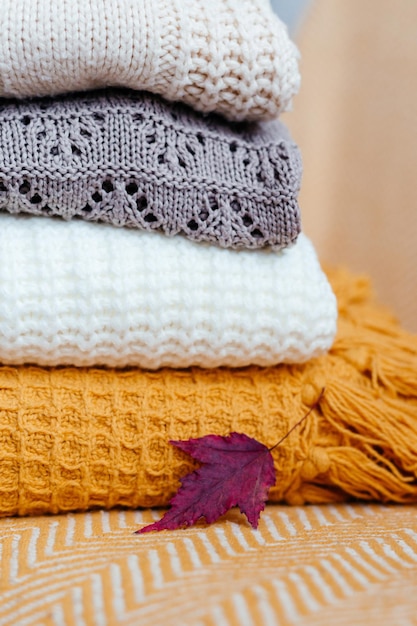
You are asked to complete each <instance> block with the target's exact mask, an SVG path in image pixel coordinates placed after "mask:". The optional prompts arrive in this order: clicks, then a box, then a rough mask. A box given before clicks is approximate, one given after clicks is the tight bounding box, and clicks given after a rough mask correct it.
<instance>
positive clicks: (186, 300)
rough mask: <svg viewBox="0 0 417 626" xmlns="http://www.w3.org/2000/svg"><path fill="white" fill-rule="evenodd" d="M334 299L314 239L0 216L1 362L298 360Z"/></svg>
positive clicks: (328, 321)
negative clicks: (233, 245)
mask: <svg viewBox="0 0 417 626" xmlns="http://www.w3.org/2000/svg"><path fill="white" fill-rule="evenodd" d="M336 315H337V312H336V305H335V298H334V295H333V293H332V291H331V288H330V286H329V284H328V282H327V279H326V277H325V275H324V274H323V272H322V270H321V269H320V266H319V264H318V261H317V258H316V254H315V252H314V249H313V247H312V245H311V243H310V242H309V241H308V240H307V239H306V238H305V236H304V235H302V234H301V235H300V237H299V238H298V240H297V242H296V243H295V244H294V246H291V248H286V249H284V250H282V251H280V252H273V251H271V250H266V251H263V250H260V251H256V252H253V251H243V250H238V251H236V250H225V249H222V248H218V247H216V246H211V245H209V244H198V243H195V242H192V241H189V240H188V239H186V238H185V237H172V238H168V237H165V236H164V235H160V234H159V233H147V232H145V231H140V230H131V229H126V228H114V227H112V226H109V225H107V224H90V223H87V222H84V221H82V220H74V221H72V222H69V223H65V222H64V221H62V220H58V219H48V220H47V219H44V218H41V217H33V216H14V215H8V214H1V215H0V362H3V363H8V364H18V363H25V362H26V363H36V364H41V365H58V364H71V365H96V364H100V365H108V366H128V365H138V366H140V367H147V368H157V367H161V366H168V367H188V366H189V365H200V366H203V367H215V366H219V365H230V366H233V367H238V366H243V365H248V364H250V363H257V364H259V365H271V364H275V363H280V362H284V361H286V362H299V361H305V360H307V359H309V358H311V357H313V356H315V355H318V354H321V353H322V352H324V351H326V350H327V349H328V348H329V347H330V345H331V343H332V340H333V337H334V334H335V327H336Z"/></svg>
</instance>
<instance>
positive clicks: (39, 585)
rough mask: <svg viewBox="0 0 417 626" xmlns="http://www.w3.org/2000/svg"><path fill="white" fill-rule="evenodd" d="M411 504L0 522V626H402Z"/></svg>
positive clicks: (411, 569)
mask: <svg viewBox="0 0 417 626" xmlns="http://www.w3.org/2000/svg"><path fill="white" fill-rule="evenodd" d="M415 513H416V511H415V508H413V507H412V506H401V507H395V506H393V507H388V506H381V505H360V504H354V505H349V504H344V505H328V506H311V507H285V506H274V505H270V506H268V507H267V509H266V511H265V512H264V514H263V516H262V517H261V522H260V526H259V529H258V530H257V531H254V530H252V529H251V528H250V527H249V526H248V525H247V523H246V522H245V520H244V518H243V517H242V516H241V515H240V514H239V513H238V512H237V511H231V512H230V513H229V514H228V515H227V516H225V517H224V518H223V519H222V520H221V521H220V522H218V523H217V524H214V525H212V526H208V527H206V526H199V527H195V528H190V529H187V530H181V531H173V532H164V533H156V534H149V535H143V536H138V535H133V534H132V532H133V531H134V530H136V529H137V528H138V527H140V526H141V525H142V524H144V523H147V522H149V521H151V520H152V519H155V518H158V517H159V515H160V514H161V513H160V512H151V511H148V510H147V511H144V512H133V511H119V510H114V511H111V512H104V511H100V512H94V513H80V514H75V515H73V514H69V515H65V516H59V517H52V516H50V517H48V516H44V517H39V518H29V519H13V518H7V519H2V520H1V521H0V540H1V544H0V545H1V568H2V569H1V590H0V626H41V625H42V626H113V625H118V624H123V625H125V626H138V625H140V626H162V625H163V626H275V625H297V626H307V625H309V626H313V625H314V626H325V625H327V624H332V626H334V625H337V626H352V624H359V625H361V624H365V623H366V624H378V626H385V625H386V626H388V625H389V626H394V625H395V626H411V625H412V624H417V617H416V614H417V598H416V594H415V589H416V585H417V516H416V514H415Z"/></svg>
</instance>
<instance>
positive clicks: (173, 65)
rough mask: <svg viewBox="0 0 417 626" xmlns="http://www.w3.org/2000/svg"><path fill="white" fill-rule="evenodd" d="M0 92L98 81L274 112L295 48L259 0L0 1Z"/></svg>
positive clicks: (292, 83)
mask: <svg viewBox="0 0 417 626" xmlns="http://www.w3.org/2000/svg"><path fill="white" fill-rule="evenodd" d="M0 24H1V28H0V96H3V97H19V98H20V97H24V96H34V95H40V96H43V95H56V94H58V93H65V92H69V91H82V90H87V89H93V88H97V87H104V86H108V85H112V86H122V87H130V88H132V89H140V90H144V91H151V92H154V93H158V94H160V95H162V96H164V97H165V98H167V99H169V100H182V101H184V102H187V103H188V104H190V105H191V106H193V107H194V108H195V109H198V110H201V111H206V112H207V111H217V112H219V113H222V114H223V115H225V116H226V117H228V118H230V119H234V120H240V119H243V118H251V119H260V118H273V117H276V116H277V115H278V114H279V113H280V112H281V111H283V110H286V109H287V108H288V107H289V105H290V102H291V98H292V96H293V95H294V94H295V93H296V92H297V90H298V86H299V73H298V67H297V58H298V53H297V50H296V47H295V46H294V44H293V43H292V42H291V41H290V40H289V37H288V34H287V30H286V27H285V26H284V25H283V23H282V22H281V21H280V20H279V19H278V18H277V17H276V15H275V14H274V13H273V11H272V9H271V6H270V3H269V0H1V2H0Z"/></svg>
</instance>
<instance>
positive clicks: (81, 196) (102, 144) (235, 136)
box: [0, 91, 301, 248]
mask: <svg viewBox="0 0 417 626" xmlns="http://www.w3.org/2000/svg"><path fill="white" fill-rule="evenodd" d="M300 179H301V162H300V156H299V152H298V149H297V147H296V146H295V145H294V143H293V142H292V141H291V138H290V137H289V135H288V133H287V131H286V129H285V127H284V126H283V125H282V124H281V123H280V122H278V121H275V122H270V123H262V124H239V125H232V124H227V123H225V122H224V121H223V120H222V119H221V118H219V117H217V116H213V115H211V116H208V117H203V116H202V115H201V114H198V113H195V112H194V111H193V110H192V109H190V108H189V107H186V106H184V105H181V106H180V105H173V104H169V103H167V102H166V101H163V100H161V99H160V98H158V97H156V96H150V95H148V94H144V93H138V92H132V91H130V92H120V91H116V92H114V91H110V92H109V93H101V92H100V93H93V94H88V95H80V96H67V97H63V98H58V99H53V100H45V99H40V100H35V101H32V102H23V103H19V102H14V101H12V102H9V101H4V100H3V101H2V103H1V104H0V208H2V209H7V210H9V211H10V212H12V213H18V212H21V211H24V212H30V213H35V214H39V215H40V214H44V215H61V216H62V217H64V218H65V219H70V218H71V217H74V216H76V215H78V216H81V217H83V218H84V219H87V220H95V221H97V220H102V221H105V222H110V223H112V224H115V225H118V226H134V227H138V228H142V229H147V230H162V231H164V232H165V233H166V234H169V235H175V234H177V233H184V234H185V235H186V236H187V237H189V238H191V239H195V240H198V241H210V242H212V243H215V244H218V245H221V246H224V247H229V246H230V247H247V248H259V247H263V246H266V245H272V246H274V247H277V248H280V247H283V246H287V245H289V244H290V243H291V242H293V241H294V240H295V238H296V237H297V235H298V233H299V230H300V215H299V209H298V204H297V195H298V191H299V187H300Z"/></svg>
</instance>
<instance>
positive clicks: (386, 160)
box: [285, 0, 417, 331]
mask: <svg viewBox="0 0 417 626" xmlns="http://www.w3.org/2000/svg"><path fill="white" fill-rule="evenodd" d="M295 38H296V40H297V43H298V45H299V47H300V50H301V53H302V62H301V70H302V76H303V85H302V89H301V92H300V94H299V96H298V97H297V99H296V101H295V103H294V111H293V112H292V113H290V114H287V115H286V116H285V122H286V123H287V124H288V126H289V127H290V129H291V130H292V133H293V135H294V138H295V139H296V141H297V142H298V143H299V145H300V147H301V149H302V153H303V160H304V179H303V188H302V193H301V198H300V201H301V208H302V212H303V226H304V229H305V231H306V232H307V233H308V234H309V235H310V236H311V237H312V238H313V240H314V242H315V244H316V247H317V249H318V251H319V254H320V256H321V259H322V260H323V261H330V262H331V263H336V264H340V263H343V264H345V265H347V266H348V267H349V268H351V269H353V270H356V271H364V272H367V273H368V274H370V275H371V276H372V277H373V280H374V285H375V287H376V289H377V292H378V295H379V296H380V298H381V299H382V300H383V301H384V302H385V303H387V304H389V305H390V306H391V307H392V308H393V309H394V310H395V312H396V314H397V316H398V317H400V319H401V320H402V322H403V323H404V324H405V325H406V327H407V328H409V329H411V330H413V331H417V293H416V292H417V289H416V287H417V213H416V209H417V1H416V0H396V2H393V1H392V0H365V1H364V0H349V1H346V0H315V2H313V3H312V7H311V9H310V11H309V13H308V14H307V16H306V17H305V19H304V21H303V23H302V24H301V26H300V28H299V30H298V32H297V33H296V36H295Z"/></svg>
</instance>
